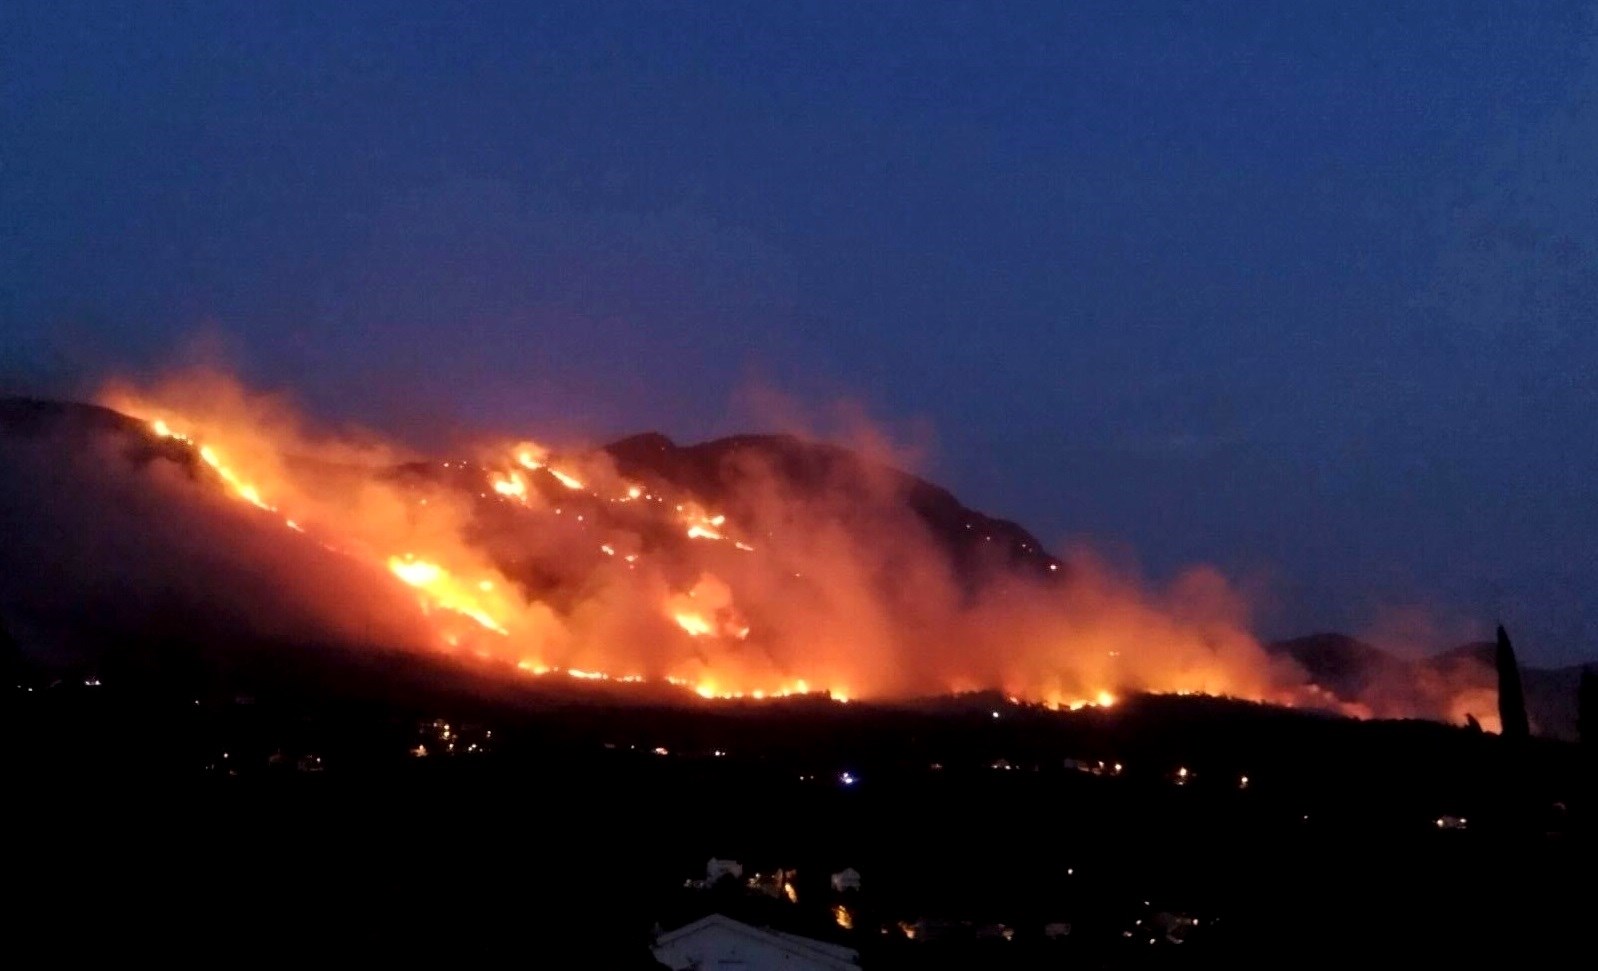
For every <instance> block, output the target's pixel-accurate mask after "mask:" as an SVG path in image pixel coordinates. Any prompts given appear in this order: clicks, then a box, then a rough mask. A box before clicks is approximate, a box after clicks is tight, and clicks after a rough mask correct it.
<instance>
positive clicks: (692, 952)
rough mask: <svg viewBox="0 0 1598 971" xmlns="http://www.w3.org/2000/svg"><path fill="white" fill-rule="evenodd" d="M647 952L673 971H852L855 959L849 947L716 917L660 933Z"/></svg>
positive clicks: (852, 950) (855, 956)
mask: <svg viewBox="0 0 1598 971" xmlns="http://www.w3.org/2000/svg"><path fill="white" fill-rule="evenodd" d="M652 950H653V952H654V955H655V960H656V961H659V962H660V963H661V964H664V965H666V966H667V967H668V968H673V969H676V971H685V969H688V968H693V969H696V971H716V969H718V968H723V969H732V968H737V969H739V971H778V969H781V971H855V969H857V968H858V967H859V961H860V955H859V952H857V951H855V950H854V949H853V948H848V947H844V946H842V945H841V944H830V943H828V942H826V941H818V940H815V939H813V938H809V937H800V936H799V935H798V934H787V933H784V932H782V931H774V930H770V929H768V928H763V927H753V926H750V925H749V924H745V923H742V922H741V921H736V920H733V919H732V918H731V917H724V916H722V915H721V914H711V915H710V916H709V917H705V918H702V919H700V920H696V921H694V922H693V923H692V924H688V925H686V926H683V927H679V928H677V929H676V930H674V931H670V932H668V933H665V934H661V935H660V936H659V937H658V938H656V939H655V946H654V948H653V949H652Z"/></svg>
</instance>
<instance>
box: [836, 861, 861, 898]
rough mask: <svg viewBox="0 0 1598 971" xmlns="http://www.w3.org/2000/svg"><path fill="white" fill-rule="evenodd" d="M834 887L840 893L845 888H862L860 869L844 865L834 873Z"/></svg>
mask: <svg viewBox="0 0 1598 971" xmlns="http://www.w3.org/2000/svg"><path fill="white" fill-rule="evenodd" d="M832 889H833V890H835V891H837V892H838V893H843V892H844V891H845V890H859V889H860V871H859V870H856V869H855V868H854V867H852V866H851V867H844V868H843V869H842V870H839V871H838V872H837V873H834V874H833V875H832Z"/></svg>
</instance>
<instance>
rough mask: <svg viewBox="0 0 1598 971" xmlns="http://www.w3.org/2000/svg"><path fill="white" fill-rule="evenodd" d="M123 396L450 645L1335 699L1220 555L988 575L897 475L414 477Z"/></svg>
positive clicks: (1091, 699)
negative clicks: (384, 584) (1155, 581)
mask: <svg viewBox="0 0 1598 971" xmlns="http://www.w3.org/2000/svg"><path fill="white" fill-rule="evenodd" d="M105 401H106V403H107V404H108V405H109V406H110V407H112V408H115V409H117V410H119V411H122V412H124V413H126V414H129V415H132V416H135V417H138V418H140V419H142V420H144V421H145V422H147V423H148V426H149V428H150V430H151V431H152V433H154V434H155V435H158V436H161V437H162V438H165V439H168V440H170V441H172V442H175V443H178V444H179V445H181V446H182V447H185V448H188V449H190V450H192V451H193V453H194V454H195V456H196V458H197V459H198V460H199V462H200V463H202V464H203V465H204V466H205V467H207V468H209V469H210V470H211V471H212V472H214V473H215V475H216V476H217V478H218V479H219V480H220V482H221V484H222V486H223V487H224V488H225V489H226V491H227V493H228V494H229V495H232V496H234V497H236V498H237V499H240V500H242V501H244V502H246V503H248V504H249V505H250V506H252V507H254V508H255V509H256V510H257V512H258V514H260V515H270V516H273V517H275V518H276V519H278V520H280V521H281V522H282V523H283V524H284V526H285V527H286V528H288V529H290V530H292V531H293V532H294V533H296V534H300V535H297V536H295V537H286V541H291V542H298V543H305V544H312V545H314V546H316V547H319V548H320V549H322V550H331V551H333V552H335V553H337V554H338V555H340V556H342V557H346V558H348V559H349V560H350V561H352V562H353V563H355V564H356V565H358V566H360V567H362V568H364V569H371V570H375V571H380V572H386V573H387V574H388V575H391V576H392V578H393V581H394V582H396V583H400V584H403V585H404V586H405V587H406V588H407V589H409V590H410V591H412V593H413V594H414V596H415V597H416V598H417V601H418V603H419V605H420V606H421V607H422V610H423V613H424V614H425V618H426V622H427V623H428V624H430V625H432V629H431V633H430V638H431V640H432V641H433V643H435V644H436V645H437V646H438V648H439V649H440V650H446V651H470V652H471V654H472V655H477V656H482V657H487V658H489V659H491V660H493V661H498V662H503V664H504V669H505V670H506V671H508V672H520V673H521V674H522V675H524V676H543V675H554V674H559V673H564V674H566V675H567V676H569V677H571V678H574V679H579V680H614V681H630V682H631V681H645V680H648V681H658V682H664V683H669V684H673V685H678V686H680V687H683V688H685V689H687V690H690V691H693V692H695V693H697V694H699V695H701V696H703V697H706V698H755V699H760V698H773V697H786V696H790V695H797V694H811V693H816V694H826V695H830V696H831V697H833V698H835V699H837V700H839V701H845V700H848V699H850V698H853V697H857V696H859V697H891V696H910V695H924V694H933V693H943V692H951V691H968V690H987V689H993V690H999V691H1003V692H1004V693H1006V694H1008V695H1010V696H1012V697H1013V698H1014V699H1016V700H1017V701H1026V702H1039V703H1044V704H1048V705H1052V706H1054V707H1058V708H1079V707H1085V706H1089V705H1092V706H1099V707H1110V706H1113V705H1115V704H1116V702H1117V699H1118V698H1120V697H1122V696H1123V695H1125V694H1126V693H1127V692H1139V691H1153V692H1182V693H1206V694H1223V695H1231V696H1236V697H1242V698H1251V699H1261V700H1276V701H1284V702H1289V703H1311V704H1313V703H1316V701H1315V699H1314V698H1313V697H1311V696H1309V695H1308V694H1306V690H1305V685H1304V684H1303V683H1302V675H1301V674H1300V673H1299V672H1297V671H1296V669H1292V668H1290V666H1289V667H1283V666H1282V665H1281V664H1280V663H1278V662H1273V661H1271V660H1270V659H1269V658H1267V656H1266V655H1265V653H1264V652H1263V651H1262V650H1261V649H1260V647H1259V645H1258V644H1257V643H1256V642H1255V641H1254V639H1253V638H1252V637H1251V636H1250V635H1249V634H1248V633H1247V631H1246V628H1245V627H1244V624H1243V611H1242V608H1241V606H1240V604H1239V603H1238V602H1237V599H1236V598H1235V597H1234V596H1233V595H1232V594H1231V592H1230V590H1229V588H1228V587H1227V586H1226V584H1225V583H1224V582H1223V581H1222V580H1221V579H1220V578H1219V577H1218V576H1216V575H1215V574H1214V573H1213V572H1209V571H1203V570H1200V571H1196V572H1194V573H1193V574H1191V575H1190V576H1188V577H1186V578H1184V579H1182V580H1180V581H1179V582H1177V583H1176V584H1174V585H1173V586H1172V587H1171V588H1170V589H1168V590H1164V591H1159V592H1156V593H1149V592H1147V591H1145V590H1143V589H1142V588H1140V587H1139V586H1138V585H1136V584H1134V583H1131V582H1129V581H1126V580H1124V579H1121V578H1119V577H1118V576H1117V575H1116V574H1114V573H1113V571H1110V570H1107V569H1104V568H1102V567H1098V566H1095V565H1094V564H1092V563H1091V562H1090V561H1084V562H1082V563H1081V564H1079V565H1078V566H1077V568H1076V569H1074V570H1072V571H1070V572H1071V574H1072V579H1071V581H1070V582H1068V583H1066V582H1057V581H1056V580H1055V579H1054V578H1039V577H1036V576H1021V575H1016V574H1013V573H1003V572H995V573H994V574H993V575H992V576H985V577H983V578H981V579H982V582H981V583H979V584H976V585H973V584H972V583H970V582H968V579H967V578H962V577H961V576H960V575H959V574H958V573H957V571H956V570H955V568H954V566H953V564H952V563H951V561H950V559H949V556H948V555H947V553H946V551H945V549H944V548H943V547H942V546H940V544H939V542H938V541H937V539H936V538H935V537H934V536H933V535H932V534H931V533H929V531H928V529H927V527H926V526H925V524H924V523H922V522H921V521H920V520H918V519H917V518H916V516H915V514H914V513H913V512H912V511H911V510H910V509H909V507H908V505H907V503H905V502H904V497H903V495H902V494H901V493H900V492H899V491H897V490H898V489H899V488H900V487H899V486H897V485H895V484H894V483H895V482H896V481H897V480H895V479H892V478H891V477H890V476H888V475H887V474H886V473H884V474H882V475H881V476H880V479H881V481H878V478H879V476H876V475H875V474H874V473H870V472H866V473H862V475H861V478H857V479H854V480H851V481H848V482H840V483H830V482H829V483H822V484H821V485H820V486H819V487H814V486H812V487H807V488H806V489H800V488H798V487H796V486H795V485H794V484H793V483H792V482H790V481H788V480H786V479H784V478H783V477H782V476H781V475H779V474H777V473H776V472H775V471H774V470H772V469H770V468H766V467H764V466H762V465H761V464H760V463H759V462H750V463H747V464H748V468H743V469H741V470H740V476H741V478H740V479H739V480H738V483H737V487H736V489H735V491H733V492H731V493H729V494H727V495H723V496H719V497H716V496H698V495H693V494H689V493H686V492H683V491H682V490H681V489H678V488H675V487H673V486H672V485H671V484H670V483H669V482H665V481H633V480H629V479H627V478H625V477H623V476H621V475H620V474H618V473H617V472H616V470H615V468H614V466H613V465H612V464H611V463H610V461H609V459H608V457H607V456H606V455H605V453H603V452H594V453H578V454H570V453H556V452H555V451H553V450H551V449H550V448H548V447H546V446H544V445H540V444H537V443H535V442H531V441H523V442H520V443H515V444H509V445H504V446H495V447H491V448H487V449H483V450H480V451H479V453H478V457H477V458H476V459H475V460H474V461H472V462H452V463H448V464H447V465H446V466H444V468H445V469H447V470H448V471H449V473H450V474H452V475H454V474H459V475H464V476H468V477H470V476H480V479H479V480H478V481H479V482H480V485H478V486H476V487H474V488H470V489H462V488H460V487H459V486H458V485H450V484H445V483H444V482H443V481H442V479H439V480H433V479H428V478H426V477H422V478H412V479H405V478H404V477H401V476H397V475H395V474H394V472H393V470H394V469H396V468H398V467H399V466H400V465H401V464H402V463H403V461H404V460H405V459H407V458H409V456H405V455H404V454H403V453H402V452H401V451H400V450H398V449H395V448H393V447H391V446H387V445H382V444H372V443H370V442H367V443H364V444H351V443H349V442H344V441H337V440H331V441H330V440H328V439H326V438H323V437H318V436H316V435H313V434H309V433H307V432H306V431H304V430H303V428H302V426H301V424H300V422H299V420H298V419H297V418H296V417H294V416H293V414H292V413H291V412H289V411H287V410H286V409H284V408H281V407H280V406H278V405H276V404H275V403H274V402H273V401H272V400H271V399H264V398H260V397H257V396H252V395H250V394H248V393H246V392H244V391H243V390H241V389H240V388H238V386H237V385H235V384H233V383H231V382H228V381H224V380H218V379H215V378H205V379H190V380H185V381H180V382H177V383H174V384H171V385H168V386H163V387H162V388H159V389H157V390H155V391H129V390H126V389H122V390H117V391H113V392H111V393H109V394H108V395H107V396H106V397H105ZM305 458H314V459H317V460H319V461H317V462H309V463H307V462H301V461H298V460H300V459H305ZM330 468H334V469H337V472H336V473H333V472H328V471H327V470H328V469H330ZM884 468H886V467H884ZM723 500H725V503H726V505H725V507H724V508H723V509H715V508H711V505H712V504H720V503H721V502H722V501H723ZM485 506H488V507H493V509H494V510H497V511H495V512H494V513H493V519H492V522H493V524H494V527H493V529H492V530H489V529H487V528H486V527H485V526H484V525H483V523H484V522H485V521H487V520H485V519H484V518H483V517H484V516H485V515H486V513H485V512H484V508H485ZM328 596H329V598H330V599H331V600H333V601H334V602H335V603H336V599H337V597H338V591H334V590H330V591H328Z"/></svg>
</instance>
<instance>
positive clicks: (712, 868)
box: [705, 857, 744, 886]
mask: <svg viewBox="0 0 1598 971" xmlns="http://www.w3.org/2000/svg"><path fill="white" fill-rule="evenodd" d="M743 875H744V867H743V864H742V863H739V862H738V861H737V860H720V859H717V858H716V857H711V858H710V862H709V863H706V864H705V883H706V884H707V885H710V886H715V883H716V881H717V880H720V879H721V878H722V877H732V878H733V879H734V880H739V879H742V878H743Z"/></svg>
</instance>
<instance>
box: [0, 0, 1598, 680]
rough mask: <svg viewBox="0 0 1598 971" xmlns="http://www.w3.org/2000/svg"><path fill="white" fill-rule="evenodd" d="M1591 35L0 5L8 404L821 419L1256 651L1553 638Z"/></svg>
mask: <svg viewBox="0 0 1598 971" xmlns="http://www.w3.org/2000/svg"><path fill="white" fill-rule="evenodd" d="M397 7H400V8H405V9H403V10H397V9H396V8H397ZM1593 14H1594V10H1593V8H1592V5H1590V4H1586V3H1579V4H1578V3H1525V4H1515V5H1505V4H1499V3H1487V2H1471V3H1455V4H1449V5H1445V6H1441V7H1438V8H1436V9H1434V10H1431V11H1429V12H1427V11H1419V10H1415V11H1413V12H1411V11H1405V12H1401V13H1398V14H1394V13H1391V12H1383V11H1375V10H1371V11H1367V10H1364V9H1363V8H1359V7H1357V6H1350V5H1347V4H1321V3H1314V4H1311V3H1303V4H1295V5H1292V6H1291V7H1286V6H1284V7H1279V8H1270V9H1266V8H1260V9H1257V10H1243V9H1226V10H1221V9H1216V8H1209V7H1194V6H1191V5H1180V4H1175V3H1147V4H1139V3H1133V4H1117V5H1114V7H1113V9H1109V10H1108V12H1103V13H1099V12H1093V11H1083V10H1067V11H1064V12H1062V11H1061V10H1060V8H1059V5H1054V4H1036V5H1033V4H1007V5H1004V6H1003V7H1002V8H994V7H990V6H987V5H974V4H973V5H945V4H928V3H914V4H902V5H872V6H870V7H869V8H865V7H860V6H856V5H847V4H812V5H805V6H803V7H797V8H794V9H791V10H783V11H778V10H774V9H768V8H767V7H766V6H764V5H759V6H749V7H744V8H738V9H734V8H731V7H724V6H721V5H688V4H655V5H648V4H645V5H629V6H627V7H626V8H622V7H615V8H611V9H609V10H608V11H605V12H599V13H596V12H595V11H594V10H593V9H592V8H591V5H587V4H582V5H573V6H570V7H564V6H560V5H554V4H541V5H539V8H538V9H537V10H520V9H508V10H505V11H501V12H499V13H495V14H487V13H480V14H475V15H474V16H472V17H471V18H470V19H467V18H465V17H452V16H451V15H450V13H449V12H447V11H444V10H440V9H436V8H434V7H433V6H432V5H426V4H415V3H401V4H397V5H396V4H383V5H369V4H361V3H350V4H340V5H336V6H328V5H311V4H304V5H287V6H274V7H273V8H272V9H270V10H267V9H263V8H260V7H259V6H258V5H251V4H235V3H217V4H210V5H206V6H205V7H204V8H200V9H189V10H180V9H177V8H167V7H166V6H165V5H154V6H149V7H142V6H135V7H128V8H115V9H96V8H95V7H94V6H84V7H73V8H71V9H65V8H62V7H60V6H59V5H56V4H42V3H29V2H24V3H12V4H7V5H5V7H4V9H3V10H0V254H3V258H0V381H3V383H4V385H5V389H6V390H22V391H29V392H42V393H51V394H62V395H67V394H78V393H87V389H89V388H90V387H93V386H94V385H96V384H98V382H99V381H100V380H101V379H102V378H103V377H104V376H105V375H107V374H111V373H134V374H138V373H144V374H151V373H158V372H161V371H163V370H165V369H167V368H169V367H172V366H173V365H174V364H176V363H180V361H181V359H183V358H185V357H192V356H193V355H194V353H195V351H194V348H195V347H196V346H197V345H198V346H201V347H204V348H207V350H205V351H204V354H205V355H207V356H216V357H221V358H224V359H225V360H226V362H227V364H228V365H229V366H230V367H231V368H233V369H235V370H236V371H237V372H238V373H240V374H241V376H242V377H244V378H245V379H247V380H248V381H249V382H250V383H251V384H253V385H256V386H266V387H282V388H286V389H289V390H291V391H292V392H293V393H294V394H295V395H296V396H297V397H298V398H299V399H300V400H301V401H302V402H303V403H304V404H305V406H306V407H307V409H308V410H311V411H313V412H315V413H317V414H318V415H321V416H323V417H324V418H329V419H332V420H343V421H351V422H357V423H361V424H365V425H369V426H373V427H377V428H379V429H382V430H383V431H384V432H385V433H387V434H389V435H392V436H394V437H397V438H400V439H404V440H408V441H411V442H415V443H417V444H419V445H424V446H425V445H437V444H441V443H443V442H445V441H448V440H450V439H451V438H452V437H453V435H454V434H455V433H456V432H457V431H458V430H459V429H461V428H467V427H470V428H493V429H502V430H505V431H507V432H514V431H516V430H525V431H526V432H527V433H528V434H536V435H539V436H543V437H561V436H565V437H569V438H583V439H594V440H598V439H604V438H606V437H609V436H613V435H619V434H623V433H628V432H633V431H639V430H643V429H649V428H655V429H659V430H662V431H665V432H666V433H668V434H670V435H672V436H674V437H677V438H679V439H685V440H696V439H700V438H706V437H710V436H713V435H716V434H722V433H726V432H731V431H740V430H749V429H753V428H760V427H766V426H769V425H770V424H771V423H773V422H774V421H776V420H777V419H778V417H779V415H778V414H777V413H778V412H782V411H784V410H789V409H791V410H794V411H798V412H800V413H803V414H808V415H816V414H821V415H825V414H828V413H830V409H832V408H833V406H834V405H835V404H836V403H838V402H852V403H854V404H855V405H857V406H858V407H860V408H863V409H864V411H865V412H866V413H868V414H869V415H870V416H872V419H873V420H874V421H875V422H877V423H879V424H880V425H881V426H882V427H884V428H886V429H887V430H888V433H889V435H890V436H891V437H893V438H895V439H897V440H900V441H909V442H914V443H923V442H924V443H927V444H928V446H929V447H927V448H926V449H925V458H924V460H923V462H922V468H921V469H920V471H921V472H923V473H924V474H926V475H928V476H929V477H931V478H933V479H936V480H938V481H940V482H942V483H945V484H947V485H949V486H950V487H951V488H953V489H954V490H955V491H956V492H957V493H958V494H959V495H960V496H961V498H962V499H964V500H965V501H966V502H967V503H969V504H971V505H973V506H976V507H978V508H982V509H984V510H986V511H989V512H991V513H994V514H996V515H1002V516H1006V517H1009V518H1013V519H1016V520H1018V521H1020V522H1023V523H1025V524H1026V525H1027V526H1028V527H1029V528H1031V529H1032V530H1033V531H1034V532H1036V533H1037V534H1038V535H1040V536H1041V537H1043V538H1044V539H1045V540H1046V541H1048V542H1049V543H1050V544H1051V545H1054V546H1063V545H1065V542H1066V541H1067V540H1086V541H1089V542H1091V543H1093V544H1095V545H1097V546H1099V547H1101V548H1108V549H1109V550H1111V551H1112V552H1113V551H1118V550H1122V549H1124V550H1127V551H1130V552H1129V553H1128V554H1127V555H1128V556H1135V557H1136V558H1137V559H1138V560H1139V561H1141V562H1142V563H1143V564H1144V565H1145V566H1146V567H1147V569H1148V570H1149V571H1150V572H1151V573H1153V574H1155V575H1156V576H1170V575H1173V574H1175V573H1176V572H1177V570H1178V569H1179V568H1180V567H1182V566H1184V565H1186V564H1190V563H1194V562H1206V563H1210V564H1214V565H1216V566H1218V567H1219V568H1220V569H1221V570H1222V571H1223V572H1225V573H1226V574H1227V575H1229V576H1231V577H1233V578H1235V579H1236V580H1237V581H1238V582H1240V583H1241V584H1242V585H1243V586H1244V587H1245V588H1246V589H1247V590H1249V591H1250V594H1251V596H1250V599H1251V600H1252V601H1253V603H1254V607H1255V615H1256V617H1257V618H1258V623H1259V626H1260V627H1261V628H1262V633H1263V634H1264V635H1266V636H1274V635H1276V634H1287V633H1302V632H1305V631H1309V630H1315V629H1324V628H1341V629H1345V630H1351V631H1355V632H1371V631H1390V632H1391V631H1397V633H1393V634H1392V637H1393V638H1395V639H1399V640H1403V639H1406V638H1407V639H1426V638H1428V637H1432V638H1436V639H1440V640H1446V639H1447V638H1448V637H1451V636H1453V635H1454V634H1456V633H1462V634H1464V635H1465V636H1466V637H1469V636H1480V635H1481V634H1482V633H1483V632H1484V629H1485V625H1486V624H1488V623H1490V622H1491V620H1493V619H1499V618H1501V619H1503V620H1504V621H1505V622H1506V623H1508V624H1509V625H1510V626H1511V627H1513V628H1514V629H1515V630H1516V631H1517V640H1516V643H1517V645H1520V646H1522V653H1523V655H1524V656H1525V657H1526V658H1527V659H1528V660H1532V661H1537V662H1544V663H1547V662H1561V661H1566V660H1572V659H1575V658H1578V657H1584V656H1590V655H1591V654H1592V653H1593V640H1594V635H1595V634H1598V571H1595V569H1594V567H1595V565H1598V564H1595V554H1594V550H1595V549H1598V508H1595V506H1594V504H1593V503H1592V502H1591V485H1590V483H1591V482H1592V481H1594V479H1595V477H1598V458H1595V456H1594V453H1593V449H1592V446H1591V443H1592V442H1594V441H1598V417H1595V416H1598V408H1595V405H1598V401H1595V398H1598V386H1595V378H1594V375H1595V374H1598V331H1595V330H1594V328H1593V326H1592V308H1593V307H1594V305H1595V303H1594V300H1595V297H1598V261H1595V259H1594V257H1595V255H1598V254H1595V247H1598V184H1595V183H1594V181H1593V179H1592V176H1591V162H1590V160H1591V159H1592V158H1594V157H1598V105H1595V101H1594V95H1595V94H1598V65H1595V62H1594V59H1593V56H1594V53H1595V52H1598V47H1595V42H1594V34H1593V28H1594V17H1593ZM771 392H775V393H776V396H777V397H778V398H779V399H780V400H783V401H786V402H788V403H789V404H787V405H784V406H781V407H773V406H772V405H770V404H769V401H770V399H771V398H772V397H773V395H772V394H771ZM1415 617H1421V618H1424V621H1423V622H1421V623H1415V622H1412V620H1411V619H1412V618H1415ZM1461 639H1463V638H1461Z"/></svg>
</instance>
